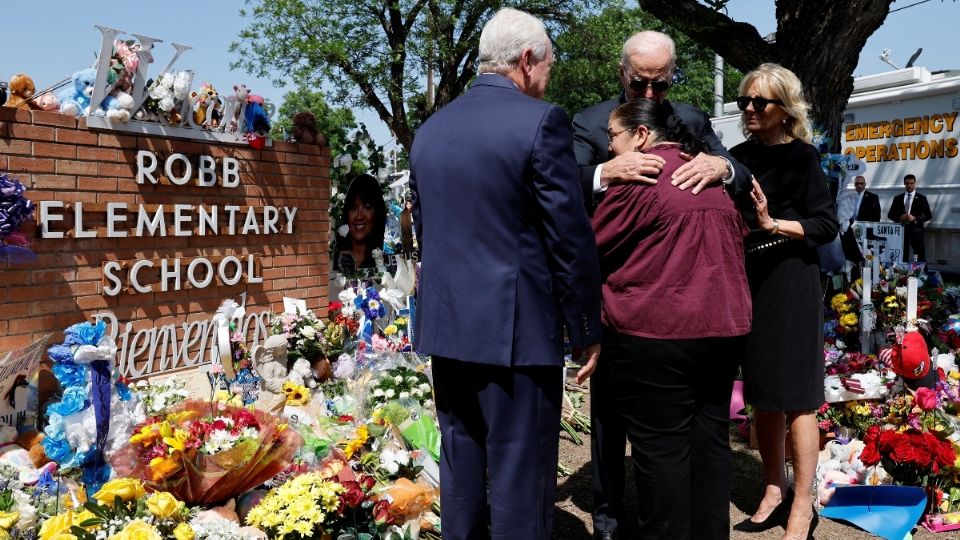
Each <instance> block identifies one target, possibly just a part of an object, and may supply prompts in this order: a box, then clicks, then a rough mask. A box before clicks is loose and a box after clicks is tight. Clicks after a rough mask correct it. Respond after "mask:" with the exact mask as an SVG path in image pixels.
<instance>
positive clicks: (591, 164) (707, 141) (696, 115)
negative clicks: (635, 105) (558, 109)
mask: <svg viewBox="0 0 960 540" xmlns="http://www.w3.org/2000/svg"><path fill="white" fill-rule="evenodd" d="M624 102H626V96H625V95H624V94H623V93H621V94H620V97H619V98H617V99H611V100H609V101H604V102H603V103H598V104H596V105H594V106H593V107H589V108H586V109H584V110H582V111H580V112H579V113H577V114H576V115H574V117H573V141H574V143H573V148H574V151H575V152H576V156H577V166H579V168H580V185H581V188H582V189H583V196H584V200H586V201H587V202H588V203H591V204H590V207H591V208H593V207H595V206H596V205H597V204H598V203H599V202H600V198H601V197H600V195H601V194H600V193H597V194H596V196H594V193H593V175H594V172H595V171H596V170H597V165H600V164H602V163H606V162H607V161H609V160H610V158H611V157H612V156H610V150H609V149H610V139H609V138H608V137H607V121H608V120H610V113H612V112H613V110H614V109H616V108H617V107H618V106H620V105H621V104H622V103H624ZM670 105H672V106H673V111H674V114H676V115H677V116H678V117H679V118H680V120H682V121H683V123H684V124H686V125H687V128H688V129H689V130H690V132H691V133H693V135H694V136H695V137H699V138H700V141H701V142H702V143H703V146H704V148H705V149H706V150H705V151H706V152H707V153H708V154H710V155H712V156H722V157H725V158H727V159H729V160H730V163H731V164H732V165H733V173H734V187H733V191H732V194H733V195H734V196H741V195H742V196H746V193H749V192H750V190H751V189H753V185H752V184H751V183H750V181H751V179H752V175H751V174H750V169H748V168H746V167H744V166H743V165H741V164H740V163H739V162H737V160H735V159H733V157H731V156H730V152H728V151H727V149H726V148H724V146H723V144H722V143H721V142H720V138H719V137H717V134H716V133H715V132H714V131H713V125H712V124H711V123H710V118H709V117H708V116H707V115H706V113H704V112H703V111H701V110H700V109H698V108H696V107H692V106H690V105H687V104H685V103H674V102H672V101H671V102H670Z"/></svg>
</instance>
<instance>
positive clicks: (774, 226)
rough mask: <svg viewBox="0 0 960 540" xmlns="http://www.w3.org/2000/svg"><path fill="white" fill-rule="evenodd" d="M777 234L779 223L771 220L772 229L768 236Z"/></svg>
mask: <svg viewBox="0 0 960 540" xmlns="http://www.w3.org/2000/svg"><path fill="white" fill-rule="evenodd" d="M778 232H780V222H779V221H777V220H773V229H772V230H771V231H770V236H773V235H775V234H777V233H778Z"/></svg>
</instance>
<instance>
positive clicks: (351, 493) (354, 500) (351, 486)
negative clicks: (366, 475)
mask: <svg viewBox="0 0 960 540" xmlns="http://www.w3.org/2000/svg"><path fill="white" fill-rule="evenodd" d="M343 487H344V489H345V491H344V492H343V494H341V495H340V502H341V506H343V505H346V506H347V507H348V508H357V507H359V506H360V505H361V504H362V503H363V501H365V500H367V495H366V494H365V493H364V492H363V490H362V489H360V484H358V483H357V482H355V481H353V480H348V481H346V482H343Z"/></svg>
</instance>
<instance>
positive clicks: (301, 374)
mask: <svg viewBox="0 0 960 540" xmlns="http://www.w3.org/2000/svg"><path fill="white" fill-rule="evenodd" d="M287 380H288V381H290V382H292V383H294V384H296V385H299V386H306V387H307V388H316V387H317V381H316V380H314V378H313V367H312V366H311V365H310V361H309V360H307V359H306V358H297V361H296V362H294V363H293V367H291V368H290V372H289V373H287Z"/></svg>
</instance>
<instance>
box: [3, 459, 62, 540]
mask: <svg viewBox="0 0 960 540" xmlns="http://www.w3.org/2000/svg"><path fill="white" fill-rule="evenodd" d="M56 504H57V500H56V497H55V496H53V495H49V494H47V493H46V491H44V490H40V489H37V488H35V487H34V486H28V485H25V484H24V483H23V482H22V481H21V480H20V478H19V471H17V469H15V468H13V467H11V466H9V465H6V464H0V538H4V539H6V538H9V539H13V540H26V539H27V538H35V533H36V529H37V526H38V524H39V522H40V520H41V519H43V518H45V517H49V516H50V515H52V514H55V513H56V511H55V508H56Z"/></svg>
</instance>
